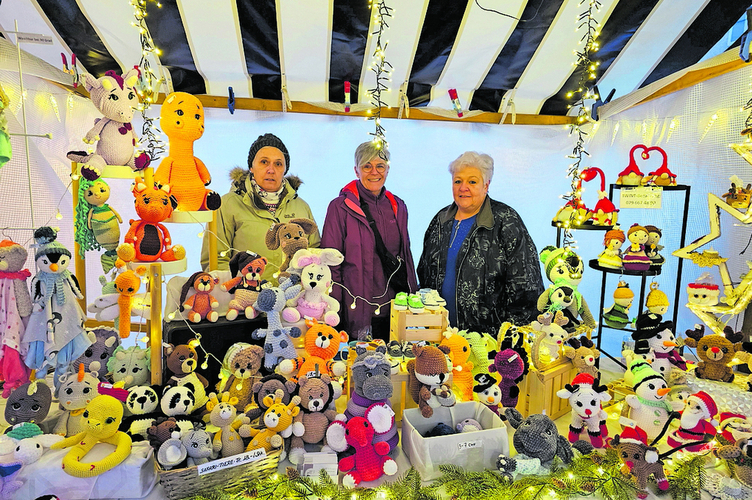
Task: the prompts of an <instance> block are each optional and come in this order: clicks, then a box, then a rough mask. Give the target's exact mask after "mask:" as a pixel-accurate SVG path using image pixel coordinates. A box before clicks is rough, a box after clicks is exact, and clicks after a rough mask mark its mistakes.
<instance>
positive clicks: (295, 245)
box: [265, 218, 317, 276]
mask: <svg viewBox="0 0 752 500" xmlns="http://www.w3.org/2000/svg"><path fill="white" fill-rule="evenodd" d="M316 229H317V226H316V222H314V221H313V220H311V219H303V218H298V219H290V220H289V221H287V222H280V223H279V224H274V225H273V226H272V227H270V228H269V231H267V232H266V240H265V241H266V248H268V249H269V250H276V249H278V248H280V249H282V252H283V253H284V254H285V260H284V261H283V262H282V265H280V266H279V271H280V273H283V272H284V271H286V270H287V268H288V266H289V265H290V261H291V260H292V258H293V256H294V255H295V252H297V251H298V250H302V249H303V248H308V236H309V235H310V234H312V233H313V232H314V231H316ZM280 276H283V275H280Z"/></svg>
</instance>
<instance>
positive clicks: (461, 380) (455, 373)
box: [441, 328, 473, 401]
mask: <svg viewBox="0 0 752 500" xmlns="http://www.w3.org/2000/svg"><path fill="white" fill-rule="evenodd" d="M443 336H444V338H443V339H441V345H445V346H447V347H448V348H449V359H450V360H451V362H452V388H453V389H454V388H456V390H457V394H458V395H459V397H460V400H461V401H472V400H473V363H472V362H470V361H468V359H469V358H470V343H469V342H468V341H467V339H465V338H464V337H463V336H462V335H460V334H459V332H458V331H457V328H448V329H447V330H446V331H445V332H444V333H443Z"/></svg>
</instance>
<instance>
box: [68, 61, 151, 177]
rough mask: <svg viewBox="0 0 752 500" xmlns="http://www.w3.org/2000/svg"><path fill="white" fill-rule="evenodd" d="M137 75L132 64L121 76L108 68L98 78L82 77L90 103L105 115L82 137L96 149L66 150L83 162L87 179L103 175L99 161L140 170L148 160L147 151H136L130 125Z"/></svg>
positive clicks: (134, 134)
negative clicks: (95, 144)
mask: <svg viewBox="0 0 752 500" xmlns="http://www.w3.org/2000/svg"><path fill="white" fill-rule="evenodd" d="M139 75H140V69H139V68H138V67H134V68H133V69H131V70H129V71H128V72H127V73H125V74H123V75H122V76H121V75H118V74H117V73H115V72H114V71H107V72H105V74H104V76H102V77H100V78H95V77H94V76H92V75H90V74H88V73H87V74H85V75H84V76H83V80H84V87H85V88H86V91H87V92H89V97H90V99H91V102H92V104H94V106H95V107H96V108H97V109H98V110H99V112H100V113H102V114H103V115H104V117H103V118H97V119H96V120H94V127H93V128H92V129H91V130H89V131H88V132H87V133H86V135H85V136H84V139H83V141H84V142H85V143H86V144H94V143H95V142H96V143H97V148H96V152H95V153H94V154H89V153H87V152H86V151H70V152H69V153H68V158H69V159H71V160H73V161H76V162H79V163H83V164H84V165H82V169H81V174H82V175H84V176H85V177H86V178H89V179H91V180H95V179H97V178H98V177H99V176H100V175H102V172H101V171H99V168H97V167H98V166H101V165H102V164H105V165H126V166H129V167H131V168H132V169H133V170H143V169H145V168H146V167H148V166H149V163H151V158H149V155H148V154H146V153H138V152H136V151H135V147H136V146H137V145H138V136H137V135H136V131H135V130H133V126H132V125H131V120H132V119H133V111H134V110H136V109H138V92H136V91H135V89H134V86H135V85H136V82H137V81H138V78H139Z"/></svg>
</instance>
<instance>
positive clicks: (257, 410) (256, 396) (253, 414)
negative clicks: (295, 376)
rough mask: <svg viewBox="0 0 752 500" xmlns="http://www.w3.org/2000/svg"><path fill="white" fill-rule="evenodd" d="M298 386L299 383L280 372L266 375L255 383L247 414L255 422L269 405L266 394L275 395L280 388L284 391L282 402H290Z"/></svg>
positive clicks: (246, 410) (246, 409)
mask: <svg viewBox="0 0 752 500" xmlns="http://www.w3.org/2000/svg"><path fill="white" fill-rule="evenodd" d="M297 388H298V384H296V383H295V382H293V381H291V380H287V379H286V378H285V377H283V376H282V375H279V374H278V373H272V374H271V375H267V376H265V377H264V378H262V379H261V380H260V381H259V382H256V383H255V384H253V403H252V404H251V405H250V406H248V407H246V408H245V414H246V416H247V417H248V418H249V419H250V420H251V422H253V421H254V420H256V419H257V418H259V417H260V416H261V415H263V414H264V413H266V410H267V409H268V408H269V407H268V406H266V405H265V404H264V398H265V397H266V396H274V395H275V394H276V393H277V391H278V390H279V391H282V402H283V403H284V404H287V403H289V402H290V398H291V397H292V394H293V393H294V392H295V391H296V390H297ZM261 424H263V419H262V422H261Z"/></svg>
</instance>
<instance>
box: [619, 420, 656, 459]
mask: <svg viewBox="0 0 752 500" xmlns="http://www.w3.org/2000/svg"><path fill="white" fill-rule="evenodd" d="M619 442H620V443H634V444H642V445H645V446H647V445H648V433H647V432H645V431H644V430H642V429H641V428H639V427H629V426H627V427H625V428H624V431H622V433H621V435H620V436H619ZM645 461H646V462H647V463H649V464H654V463H656V462H657V461H658V452H657V451H655V450H647V451H646V452H645Z"/></svg>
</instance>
